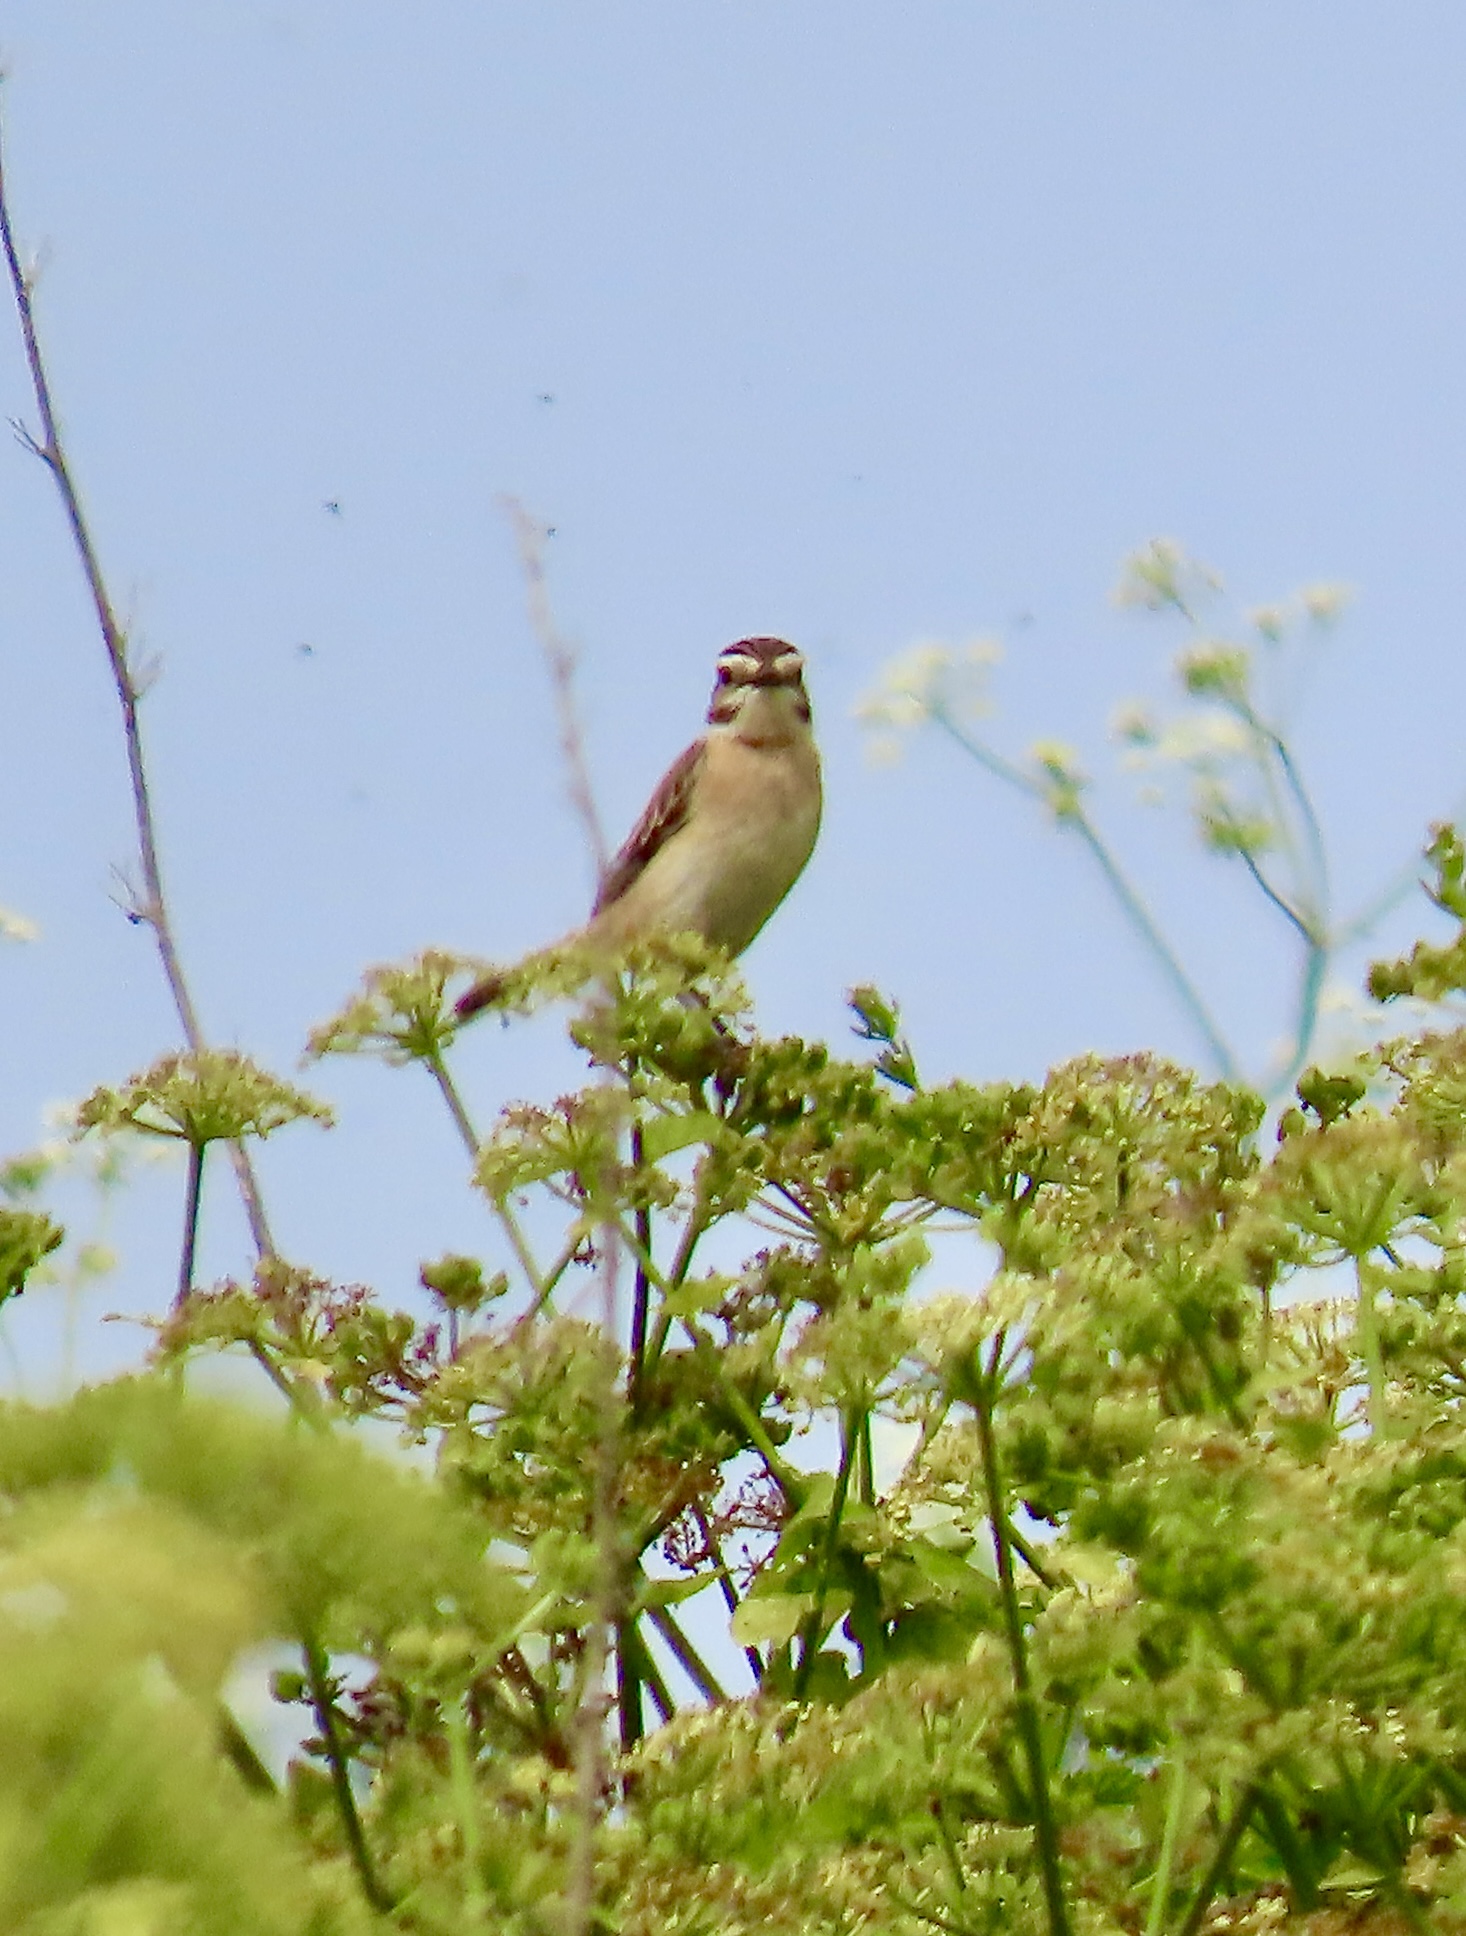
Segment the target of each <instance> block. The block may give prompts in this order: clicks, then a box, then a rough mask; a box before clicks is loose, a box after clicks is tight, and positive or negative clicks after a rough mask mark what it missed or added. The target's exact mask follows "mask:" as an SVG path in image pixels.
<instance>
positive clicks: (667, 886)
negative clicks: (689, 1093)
mask: <svg viewBox="0 0 1466 1936" xmlns="http://www.w3.org/2000/svg"><path fill="white" fill-rule="evenodd" d="M820 804H821V801H820V761H819V754H818V753H817V752H816V751H815V744H814V734H813V732H812V731H811V728H810V719H809V698H808V695H807V694H806V692H805V690H804V657H803V654H802V653H800V652H798V651H796V649H795V648H794V647H793V646H792V645H789V644H787V643H786V642H785V641H784V640H783V639H739V640H738V641H737V643H736V644H734V645H730V646H728V647H726V648H725V649H724V650H723V651H722V652H720V653H719V655H718V676H717V683H716V684H715V685H714V687H713V697H712V703H711V705H710V706H709V707H708V730H707V732H706V733H705V734H704V735H703V737H702V738H701V739H699V740H694V741H693V743H692V745H691V746H689V747H688V749H687V751H686V752H685V753H683V754H682V756H681V757H680V758H679V759H677V760H674V761H673V763H672V765H671V766H670V767H669V768H668V770H667V772H666V773H665V775H664V776H663V778H662V781H661V784H660V785H659V786H658V787H657V790H656V792H655V793H654V794H653V795H652V797H651V800H650V801H649V802H648V805H647V809H646V812H645V813H643V815H642V816H641V818H640V820H638V821H637V823H636V825H635V827H633V828H632V830H631V833H630V835H629V836H628V838H627V841H626V844H625V846H624V847H622V849H621V851H620V852H619V853H618V854H617V856H616V858H615V859H614V860H613V861H612V862H611V865H610V867H609V868H608V869H607V871H606V875H605V878H604V880H603V881H602V882H601V887H600V892H599V893H598V894H597V895H596V901H595V906H594V907H593V908H592V909H591V915H590V920H589V921H588V922H587V923H586V925H585V927H584V928H583V929H582V930H581V932H580V936H577V937H575V938H577V939H578V938H581V937H583V938H585V939H588V940H597V941H603V942H604V943H605V944H606V946H607V947H608V948H615V947H619V946H622V945H624V944H625V943H626V942H628V941H635V940H638V939H640V938H641V937H642V936H644V935H648V934H653V933H660V934H678V933H682V932H685V931H690V932H691V933H693V934H697V935H701V937H702V938H703V940H704V941H710V942H712V943H713V944H714V945H715V946H717V947H720V948H725V949H726V950H727V951H728V953H729V954H730V955H740V954H742V953H743V950H744V949H745V948H746V947H747V946H748V944H749V943H750V942H751V941H752V940H753V938H754V936H755V935H756V934H757V933H758V931H759V929H760V928H762V926H763V925H764V923H765V922H766V921H767V920H768V918H769V916H770V915H771V914H772V913H773V912H774V909H775V908H776V907H778V905H779V903H780V902H781V901H782V900H783V898H784V896H785V895H786V894H787V893H788V892H789V890H790V888H791V887H793V885H794V883H795V881H797V880H798V878H799V876H800V874H801V873H802V872H803V871H804V864H805V862H806V861H807V860H808V859H809V857H810V854H811V853H812V852H813V851H814V843H815V836H816V834H818V832H819V825H820ZM503 988H504V977H503V975H502V974H490V975H485V976H484V977H483V978H482V979H481V980H479V981H477V982H475V983H474V985H473V987H472V988H470V989H469V991H468V993H467V994H466V995H464V996H462V997H461V998H460V1000H459V1002H458V1014H459V1015H460V1017H463V1018H465V1019H466V1018H467V1017H468V1016H470V1015H476V1014H477V1013H478V1011H479V1010H480V1009H482V1008H487V1007H489V1006H490V1005H491V1004H492V1003H493V1002H495V1001H496V1000H497V999H498V998H499V996H500V994H501V993H502V991H503Z"/></svg>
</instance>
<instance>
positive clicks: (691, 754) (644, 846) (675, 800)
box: [591, 739, 707, 915]
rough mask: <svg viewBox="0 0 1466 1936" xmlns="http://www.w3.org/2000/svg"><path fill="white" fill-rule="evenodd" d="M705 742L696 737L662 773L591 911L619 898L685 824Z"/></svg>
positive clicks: (603, 908)
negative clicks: (654, 855) (644, 810)
mask: <svg viewBox="0 0 1466 1936" xmlns="http://www.w3.org/2000/svg"><path fill="white" fill-rule="evenodd" d="M706 744H707V742H706V741H705V740H700V739H695V740H694V741H693V742H692V744H691V746H689V747H688V749H687V751H686V752H685V753H682V754H680V755H679V756H678V757H677V758H676V759H675V760H674V761H673V762H672V764H671V765H670V766H669V767H668V768H667V771H666V772H665V773H664V774H663V775H662V778H661V782H660V784H659V785H658V787H657V790H656V792H655V793H654V794H653V795H652V797H651V799H650V800H649V801H648V802H647V808H646V812H645V813H644V814H643V815H642V816H641V818H640V820H638V821H637V823H636V825H635V826H634V827H633V828H632V829H631V832H630V833H629V834H628V835H627V836H626V840H625V843H624V845H623V846H622V848H621V851H620V853H618V854H617V856H616V858H615V859H614V860H613V861H612V862H611V865H610V866H609V867H608V868H607V869H606V878H605V879H604V880H603V881H602V882H601V890H600V892H599V894H597V895H596V904H595V906H594V907H593V908H592V909H591V913H592V914H593V915H595V914H601V913H604V911H605V910H606V909H607V908H608V907H610V906H612V905H613V903H615V902H616V901H619V900H620V899H621V896H622V895H623V894H624V893H625V892H626V890H627V889H628V888H629V887H630V886H631V885H632V883H633V882H634V881H636V880H639V879H640V877H641V875H642V874H643V873H645V871H646V867H647V863H648V862H649V861H650V860H651V858H652V856H653V854H655V853H656V852H657V851H658V850H659V849H660V848H662V847H664V846H665V845H666V843H667V842H668V841H669V840H670V839H671V837H672V835H673V834H675V833H676V832H677V830H678V828H679V827H681V826H683V825H684V824H685V822H686V820H687V813H688V809H689V807H690V806H691V804H692V795H693V789H694V788H695V787H696V785H697V776H698V773H699V772H700V770H701V768H702V756H703V749H704V747H705V746H706Z"/></svg>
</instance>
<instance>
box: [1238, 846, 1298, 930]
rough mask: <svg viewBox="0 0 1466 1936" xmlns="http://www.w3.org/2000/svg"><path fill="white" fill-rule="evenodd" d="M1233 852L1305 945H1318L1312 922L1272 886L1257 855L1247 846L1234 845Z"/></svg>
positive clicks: (1260, 890) (1265, 896) (1265, 898)
mask: <svg viewBox="0 0 1466 1936" xmlns="http://www.w3.org/2000/svg"><path fill="white" fill-rule="evenodd" d="M1233 852H1234V853H1236V854H1238V855H1240V857H1241V860H1242V865H1243V866H1244V867H1245V868H1246V869H1247V871H1248V873H1249V874H1250V875H1251V876H1252V878H1253V880H1254V881H1255V882H1256V884H1257V887H1258V890H1259V892H1260V893H1261V894H1262V896H1263V898H1264V900H1267V901H1270V902H1271V903H1272V905H1273V906H1274V907H1275V908H1276V909H1277V910H1278V913H1279V914H1281V915H1282V917H1283V919H1284V920H1285V921H1286V922H1287V923H1288V924H1289V926H1290V927H1294V928H1296V929H1297V930H1298V932H1299V934H1300V935H1302V937H1303V941H1304V945H1305V946H1307V947H1309V948H1316V947H1317V946H1318V945H1319V941H1318V936H1317V935H1316V934H1315V933H1314V930H1313V927H1312V924H1311V923H1310V922H1309V920H1308V919H1307V917H1306V916H1305V915H1302V914H1300V913H1299V912H1298V910H1297V908H1295V907H1294V905H1293V903H1292V902H1291V901H1290V900H1289V899H1288V898H1287V896H1286V895H1284V894H1281V893H1280V892H1279V891H1278V889H1277V888H1275V887H1274V886H1273V884H1272V882H1271V881H1270V880H1269V879H1268V877H1267V875H1266V874H1264V873H1263V871H1262V869H1261V867H1259V865H1258V862H1257V856H1256V855H1255V854H1254V853H1253V852H1252V851H1251V850H1250V849H1249V848H1247V847H1241V846H1239V847H1236V848H1234V849H1233Z"/></svg>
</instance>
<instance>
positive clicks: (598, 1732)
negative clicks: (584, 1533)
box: [565, 1226, 639, 1936]
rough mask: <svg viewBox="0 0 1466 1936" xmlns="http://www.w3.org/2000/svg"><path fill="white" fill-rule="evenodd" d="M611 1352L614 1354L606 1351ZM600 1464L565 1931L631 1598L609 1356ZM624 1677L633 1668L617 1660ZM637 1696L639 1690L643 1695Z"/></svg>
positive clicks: (586, 1881) (590, 1820) (612, 1265)
mask: <svg viewBox="0 0 1466 1936" xmlns="http://www.w3.org/2000/svg"><path fill="white" fill-rule="evenodd" d="M617 1235H618V1233H617V1231H616V1229H615V1227H614V1226H610V1227H605V1228H603V1229H602V1231H601V1233H600V1236H601V1244H600V1248H601V1325H602V1329H603V1332H604V1335H605V1338H606V1341H607V1344H608V1345H610V1344H614V1342H615V1338H616V1304H617V1279H618V1275H619V1268H618V1267H619V1264H620V1255H621V1252H620V1245H619V1244H618V1242H617ZM608 1357H609V1354H608ZM600 1387H601V1388H600V1392H599V1394H598V1399H599V1402H598V1406H597V1410H598V1412H599V1419H598V1425H599V1430H598V1433H597V1443H596V1455H595V1471H594V1476H593V1483H592V1492H591V1510H590V1534H591V1539H592V1542H593V1543H594V1546H595V1552H596V1580H595V1585H594V1589H593V1592H592V1596H591V1605H590V1607H589V1609H588V1611H589V1614H590V1618H589V1620H588V1622H587V1629H586V1634H585V1644H584V1652H583V1654H582V1656H581V1679H580V1699H579V1702H578V1704H577V1707H576V1713H575V1720H574V1724H573V1742H574V1756H573V1759H574V1768H575V1800H574V1804H573V1815H572V1827H571V1838H570V1851H569V1857H568V1861H567V1874H566V1883H565V1930H566V1936H589V1932H590V1930H591V1928H592V1925H593V1922H594V1917H595V1897H596V1830H597V1828H598V1826H599V1824H600V1820H601V1815H602V1811H603V1809H604V1806H605V1800H606V1795H607V1791H608V1788H609V1784H610V1770H609V1766H608V1757H607V1743H606V1715H607V1710H608V1706H609V1702H608V1699H607V1693H606V1685H605V1682H606V1669H607V1666H608V1664H609V1662H610V1659H611V1651H612V1642H613V1636H614V1634H615V1632H616V1630H617V1627H618V1626H619V1624H620V1620H621V1616H622V1603H623V1601H624V1599H625V1592H624V1575H625V1568H624V1566H623V1564H622V1554H621V1539H620V1527H619V1524H618V1520H617V1512H616V1507H617V1494H618V1492H619V1489H620V1478H621V1474H620V1456H619V1452H620V1427H621V1417H620V1412H621V1394H620V1392H619V1390H618V1388H617V1378H616V1373H615V1370H614V1367H613V1366H612V1365H611V1364H610V1363H609V1362H608V1364H607V1367H606V1371H605V1375H604V1377H603V1378H602V1379H601V1381H600ZM618 1669H619V1677H621V1678H623V1680H624V1677H625V1675H626V1674H628V1673H629V1672H630V1671H631V1670H630V1668H629V1665H628V1663H626V1662H624V1661H621V1662H618ZM638 1702H639V1697H638Z"/></svg>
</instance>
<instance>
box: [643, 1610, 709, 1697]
mask: <svg viewBox="0 0 1466 1936" xmlns="http://www.w3.org/2000/svg"><path fill="white" fill-rule="evenodd" d="M644 1611H645V1613H646V1617H647V1619H648V1620H650V1621H651V1623H652V1625H653V1626H654V1627H655V1628H656V1630H657V1632H658V1633H659V1634H660V1635H661V1636H662V1638H663V1640H665V1641H666V1643H667V1645H668V1647H669V1648H670V1649H671V1652H672V1654H673V1657H674V1658H675V1659H676V1662H677V1665H678V1666H679V1667H680V1668H681V1669H682V1671H683V1673H684V1674H686V1676H687V1678H688V1679H689V1680H690V1681H691V1682H692V1684H693V1686H694V1687H695V1688H696V1689H697V1691H698V1693H699V1694H701V1695H702V1697H703V1699H704V1700H705V1701H706V1702H707V1703H708V1704H709V1706H711V1707H718V1706H720V1705H721V1703H722V1702H724V1701H726V1700H727V1698H728V1696H727V1694H726V1693H725V1692H724V1690H723V1688H722V1687H721V1686H720V1685H719V1683H718V1677H717V1675H716V1674H715V1673H714V1672H713V1670H712V1669H711V1668H710V1667H709V1666H708V1664H707V1662H706V1661H705V1660H704V1659H703V1657H702V1655H701V1654H700V1653H699V1652H698V1651H697V1649H696V1647H694V1646H693V1644H692V1642H691V1641H690V1640H689V1639H688V1638H687V1635H686V1634H685V1633H683V1631H682V1629H681V1627H679V1626H678V1624H677V1622H676V1620H675V1619H674V1618H673V1615H672V1610H671V1608H670V1607H659V1606H655V1605H653V1606H649V1607H646V1608H645V1609H644Z"/></svg>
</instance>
